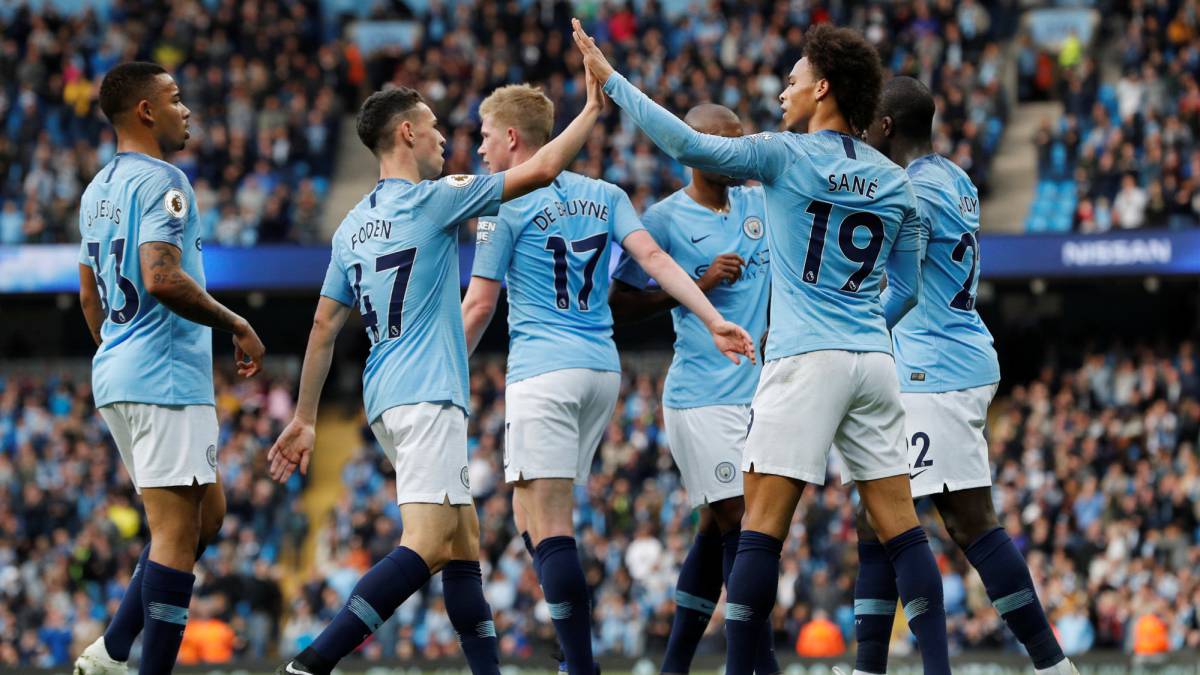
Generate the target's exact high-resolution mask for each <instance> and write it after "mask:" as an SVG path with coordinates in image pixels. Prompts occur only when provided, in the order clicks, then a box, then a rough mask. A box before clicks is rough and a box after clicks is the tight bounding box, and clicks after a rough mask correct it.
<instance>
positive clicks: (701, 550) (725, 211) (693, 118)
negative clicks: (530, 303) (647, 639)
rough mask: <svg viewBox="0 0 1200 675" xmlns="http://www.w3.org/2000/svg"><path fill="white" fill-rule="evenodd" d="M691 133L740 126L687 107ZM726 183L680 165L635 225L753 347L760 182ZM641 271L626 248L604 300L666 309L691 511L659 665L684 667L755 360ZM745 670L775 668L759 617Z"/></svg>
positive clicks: (672, 390)
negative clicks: (683, 180) (732, 359)
mask: <svg viewBox="0 0 1200 675" xmlns="http://www.w3.org/2000/svg"><path fill="white" fill-rule="evenodd" d="M684 121H685V122H687V124H688V125H689V126H691V127H692V128H693V129H695V130H696V131H699V132H701V133H706V134H715V135H718V136H727V137H730V138H736V137H738V136H741V135H742V123H741V120H739V119H738V117H737V115H736V114H735V113H734V112H733V111H732V110H730V109H728V108H726V107H724V106H721V105H716V104H712V103H706V104H702V105H698V106H696V107H695V108H692V109H691V110H689V111H688V114H687V116H685V117H684ZM734 182H735V181H734V179H732V178H729V177H727V176H722V175H719V174H715V173H708V172H705V171H701V170H700V169H693V170H692V180H691V182H690V183H689V184H688V185H687V187H685V188H683V189H682V190H679V191H678V192H675V193H674V194H672V195H671V196H669V197H667V198H666V199H664V200H662V201H661V202H658V203H657V204H655V205H654V206H651V207H650V208H649V209H647V210H646V212H645V214H643V215H642V223H643V224H644V225H645V226H646V231H647V232H649V233H650V236H652V237H654V240H655V242H657V243H658V245H659V246H661V247H662V249H663V250H664V251H666V252H667V253H668V254H669V255H670V256H671V257H672V258H674V259H675V261H676V262H678V263H679V265H680V266H681V267H683V269H685V270H690V273H691V274H692V276H694V277H696V284H697V285H698V286H699V287H700V290H702V291H704V292H705V294H707V295H708V299H709V300H710V301H712V303H713V306H714V307H716V308H717V310H718V311H720V312H721V313H722V314H723V315H725V316H728V317H730V318H731V319H733V320H734V321H735V322H736V323H737V324H738V325H741V326H744V327H745V328H746V330H748V331H749V332H750V336H751V337H752V338H753V339H754V340H755V342H756V343H757V342H758V341H759V339H760V338H761V337H762V335H763V334H764V333H766V330H767V295H768V293H769V292H770V288H771V284H770V271H769V269H768V265H769V264H770V254H769V252H768V248H767V240H766V238H765V237H764V236H763V235H764V234H766V229H765V227H764V223H765V222H766V219H767V216H766V211H765V209H764V207H763V190H762V188H761V187H732V185H733V183H734ZM649 281H650V280H649V277H648V276H647V275H646V273H645V272H644V271H643V270H642V269H641V267H639V266H638V265H637V263H636V262H635V261H634V260H633V259H632V258H631V257H630V256H628V255H624V256H622V257H621V262H620V264H619V265H618V266H617V270H616V273H614V274H613V285H612V291H611V292H610V293H609V305H611V306H612V311H613V317H614V319H615V320H616V322H617V323H622V322H624V321H631V320H638V319H643V318H646V317H648V316H650V315H653V314H656V313H658V312H662V311H666V310H670V312H671V319H672V322H673V323H674V325H675V358H674V360H672V362H671V368H670V370H668V371H667V380H666V385H665V388H664V391H663V421H664V422H665V424H666V427H667V429H666V430H667V438H668V439H669V441H670V446H671V455H672V456H673V457H674V458H675V464H677V465H678V466H679V473H680V475H681V476H682V478H683V485H684V487H685V488H686V489H687V494H688V500H689V502H690V504H691V507H692V508H693V509H700V511H699V513H700V523H699V526H698V528H697V533H696V540H695V542H693V544H692V548H691V551H689V552H688V555H687V558H685V559H684V561H683V567H682V568H681V569H680V570H679V581H678V583H677V585H676V587H675V620H674V623H673V624H672V626H671V636H670V638H669V639H668V640H667V653H666V655H665V656H664V657H663V663H662V672H664V673H686V672H688V670H689V669H690V667H691V663H692V657H693V656H694V655H695V653H696V646H697V645H698V644H699V642H700V639H701V638H702V637H703V636H704V630H705V628H706V627H707V626H708V621H709V618H710V617H711V616H712V612H713V609H714V608H715V607H716V604H717V601H718V599H719V598H720V596H721V585H722V583H723V582H724V581H727V580H728V576H729V572H730V571H731V570H732V569H733V560H734V556H735V555H736V554H737V546H738V538H739V537H740V536H741V523H742V514H743V512H744V511H745V502H744V500H743V499H742V476H741V472H740V470H739V467H740V466H741V465H742V447H743V446H744V445H745V443H746V430H747V428H748V427H749V426H750V401H751V399H753V397H754V388H755V386H757V385H758V375H759V372H760V370H761V369H760V368H759V367H758V366H757V365H756V364H752V363H743V364H741V365H733V364H731V363H729V362H728V361H726V360H725V359H722V358H721V357H720V355H719V354H717V353H716V352H715V351H713V349H712V346H711V345H710V344H709V339H708V331H707V330H705V328H704V326H703V324H701V323H700V320H699V319H698V318H697V317H696V315H695V314H693V313H691V312H690V311H688V310H686V309H684V308H682V307H679V303H678V302H676V301H675V299H674V298H672V297H671V296H670V295H669V294H667V293H666V292H664V291H662V290H658V289H651V288H648V286H649ZM754 670H755V672H758V673H775V672H778V671H779V663H778V661H776V659H775V655H774V650H773V648H772V644H771V630H770V624H766V630H764V631H763V641H762V644H761V645H760V647H759V652H758V654H757V657H756V661H755V667H754Z"/></svg>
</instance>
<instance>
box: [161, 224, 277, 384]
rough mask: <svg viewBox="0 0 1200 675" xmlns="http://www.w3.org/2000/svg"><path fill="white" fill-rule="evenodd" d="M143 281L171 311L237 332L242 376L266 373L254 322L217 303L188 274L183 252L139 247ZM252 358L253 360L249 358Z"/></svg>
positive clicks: (236, 349)
mask: <svg viewBox="0 0 1200 675" xmlns="http://www.w3.org/2000/svg"><path fill="white" fill-rule="evenodd" d="M138 255H139V257H140V262H141V266H142V282H143V283H144V284H145V286H146V292H147V293H149V294H150V295H152V296H154V299H155V300H158V301H159V302H161V303H162V304H163V305H165V306H166V307H167V309H169V310H171V311H172V312H175V313H176V314H178V315H179V316H182V317H183V318H185V319H187V320H188V321H194V322H196V323H198V324H202V325H205V326H211V327H213V328H219V329H221V330H224V331H227V332H230V333H233V347H234V359H235V361H236V363H237V371H238V374H239V375H241V376H243V377H253V376H254V375H256V374H258V372H259V371H261V370H262V359H263V354H264V353H266V351H267V350H266V347H264V346H263V343H262V341H261V340H259V339H258V334H257V333H255V332H254V328H253V327H252V326H251V325H250V322H248V321H246V320H245V319H243V318H242V317H240V316H238V315H237V314H236V313H234V312H233V311H231V310H230V309H229V308H228V307H226V306H225V305H222V304H221V303H219V302H217V301H216V299H215V298H213V296H211V295H209V294H208V291H206V290H204V287H202V286H201V285H200V284H198V283H196V280H195V279H193V278H192V277H191V275H190V274H188V273H187V272H186V271H184V269H183V266H182V264H181V261H180V259H181V257H182V251H181V250H180V249H179V247H178V246H175V245H174V244H168V243H167V242H164V241H148V242H146V243H144V244H142V245H141V246H139V247H138ZM247 357H249V359H250V361H249V362H247V361H246V360H245V359H246V358H247Z"/></svg>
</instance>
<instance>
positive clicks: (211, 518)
mask: <svg viewBox="0 0 1200 675" xmlns="http://www.w3.org/2000/svg"><path fill="white" fill-rule="evenodd" d="M224 524H225V503H224V501H223V500H222V502H221V505H220V507H219V508H211V509H206V510H205V511H204V512H203V513H201V514H200V546H208V545H209V544H210V543H212V542H213V541H215V540H216V538H217V535H218V534H220V533H221V526H222V525H224Z"/></svg>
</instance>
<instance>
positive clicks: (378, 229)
mask: <svg viewBox="0 0 1200 675" xmlns="http://www.w3.org/2000/svg"><path fill="white" fill-rule="evenodd" d="M391 236H392V221H390V220H368V221H366V222H365V223H363V224H362V225H360V226H359V228H358V232H355V233H354V234H352V235H350V249H351V250H354V248H355V247H357V246H358V245H359V244H365V243H366V242H367V241H370V240H371V239H390V238H391Z"/></svg>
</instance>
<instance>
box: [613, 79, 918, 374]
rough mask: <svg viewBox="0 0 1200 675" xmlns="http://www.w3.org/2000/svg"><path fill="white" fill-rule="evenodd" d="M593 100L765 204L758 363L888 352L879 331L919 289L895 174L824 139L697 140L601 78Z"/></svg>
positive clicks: (908, 213)
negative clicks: (745, 183)
mask: <svg viewBox="0 0 1200 675" xmlns="http://www.w3.org/2000/svg"><path fill="white" fill-rule="evenodd" d="M604 90H605V92H606V93H608V95H609V96H611V97H612V98H613V100H614V101H615V102H616V103H617V104H618V105H619V106H621V108H622V109H624V110H625V112H626V113H628V114H629V115H630V116H631V117H632V118H633V120H634V121H635V122H636V123H637V125H638V126H639V127H641V128H642V130H643V131H645V132H646V135H648V136H649V137H650V138H651V139H652V140H653V141H654V142H655V143H656V144H658V146H659V147H661V148H662V149H663V150H665V151H666V152H667V154H669V155H671V156H673V157H675V158H676V159H679V160H680V161H682V162H683V163H684V164H686V165H688V166H692V167H696V168H698V169H701V170H704V171H711V172H714V173H719V174H723V175H726V176H732V177H734V178H753V179H756V180H758V181H760V182H762V183H763V186H764V189H765V194H766V210H767V239H768V241H769V244H770V248H771V331H770V336H769V337H768V338H767V348H766V358H767V359H768V360H771V359H778V358H782V357H785V356H791V355H794V354H802V353H805V352H812V351H818V350H823V349H838V350H846V351H853V352H887V353H891V351H892V339H891V335H890V333H889V331H888V327H889V326H891V325H893V324H894V323H895V322H896V321H897V320H898V319H899V318H900V317H901V316H903V314H904V312H906V311H907V310H908V309H909V308H910V307H911V304H908V303H906V302H905V300H906V298H911V297H913V296H912V294H911V293H908V294H905V293H900V292H893V293H891V294H890V299H891V301H890V302H886V301H881V300H880V290H879V289H880V280H881V279H882V278H883V274H884V267H885V264H886V266H887V271H888V280H889V281H888V283H889V284H891V285H892V286H896V287H897V289H896V290H903V289H912V288H914V287H915V286H916V285H917V284H918V283H919V282H920V251H921V247H922V242H921V236H922V231H921V228H920V224H919V222H918V220H917V214H916V198H915V196H914V195H913V190H912V186H911V185H910V184H909V179H908V176H907V174H905V173H904V170H903V169H901V168H900V167H898V166H896V165H895V164H893V163H892V162H891V161H890V160H889V159H888V158H887V157H884V156H883V155H882V154H880V153H879V152H878V151H876V150H875V149H874V148H872V147H870V146H869V145H867V144H866V143H864V142H862V141H860V140H858V139H855V138H852V137H851V136H847V135H845V134H839V133H836V132H832V131H822V132H817V133H811V134H795V133H787V132H785V133H761V134H755V135H753V136H746V137H741V138H726V137H723V136H713V135H707V134H702V133H699V132H697V131H695V130H694V129H692V128H691V127H689V126H688V125H687V124H685V123H684V122H683V121H682V120H680V119H678V118H677V117H675V116H674V115H672V114H671V113H670V112H668V111H666V110H664V109H663V108H662V107H660V106H658V105H657V104H655V103H654V102H653V101H651V100H650V99H649V98H648V97H647V96H646V95H645V94H643V93H642V92H640V91H638V89H637V88H636V87H634V86H633V85H631V84H630V83H629V82H628V81H627V80H625V78H623V77H621V75H619V74H615V73H614V74H613V75H612V76H611V77H610V78H609V79H608V81H607V82H605V84H604Z"/></svg>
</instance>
